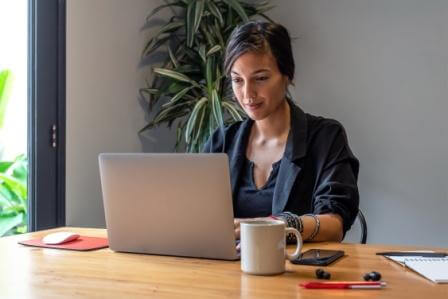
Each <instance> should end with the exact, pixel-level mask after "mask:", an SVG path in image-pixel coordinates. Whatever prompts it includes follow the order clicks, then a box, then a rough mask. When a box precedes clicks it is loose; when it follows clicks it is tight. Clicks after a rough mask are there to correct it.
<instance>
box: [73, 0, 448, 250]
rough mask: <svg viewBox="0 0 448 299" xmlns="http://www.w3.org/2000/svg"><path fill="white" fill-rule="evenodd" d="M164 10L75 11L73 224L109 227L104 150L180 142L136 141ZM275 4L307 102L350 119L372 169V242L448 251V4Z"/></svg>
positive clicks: (167, 135)
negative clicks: (149, 55)
mask: <svg viewBox="0 0 448 299" xmlns="http://www.w3.org/2000/svg"><path fill="white" fill-rule="evenodd" d="M160 2H161V1H149V0H133V1H122V0H94V1H92V0H76V1H75V0H72V1H68V4H67V15H68V32H67V223H68V224H69V225H80V226H103V225H104V215H103V211H102V203H101V194H100V186H99V178H98V167H97V154H98V153H99V152H104V151H108V152H111V151H141V150H142V149H143V150H144V151H169V150H170V149H171V145H172V144H173V138H174V137H173V134H172V133H171V132H167V131H165V130H159V131H153V132H151V133H150V134H148V135H146V138H145V139H144V140H143V144H144V146H142V140H140V138H139V137H138V136H137V134H136V132H137V131H138V129H139V128H141V127H142V125H143V124H144V117H145V115H144V113H143V110H142V108H141V107H140V104H139V101H138V88H139V87H141V86H143V77H144V70H143V69H140V68H139V67H138V65H139V63H140V60H139V55H140V51H141V49H142V46H143V42H144V39H145V35H144V34H143V33H142V32H141V31H140V29H141V26H142V23H143V19H144V15H145V13H146V12H147V11H148V10H149V9H151V8H153V7H155V6H156V5H157V4H159V3H160ZM272 2H273V3H274V4H276V5H277V8H276V9H275V10H273V11H272V13H270V15H271V16H272V17H273V18H274V20H277V21H281V23H283V24H284V25H285V26H286V27H287V28H289V30H290V32H291V34H292V35H293V36H294V37H297V39H295V40H294V52H295V57H296V63H297V77H296V87H295V88H294V93H295V95H296V98H297V99H298V102H299V104H300V105H301V106H302V107H303V108H304V109H305V110H306V111H307V112H310V113H314V114H318V115H324V116H327V117H332V118H335V119H338V120H339V121H341V122H342V123H343V124H344V126H345V128H346V130H347V132H348V136H349V139H350V144H351V147H352V149H353V151H354V152H355V154H356V155H357V156H358V157H359V159H360V161H361V172H360V177H359V186H360V191H361V208H362V209H363V211H364V212H365V214H366V217H367V221H368V223H369V239H368V241H369V242H370V243H390V244H421V245H440V246H448V236H447V234H446V233H445V229H446V227H448V220H447V219H448V217H446V216H445V215H446V213H447V212H448V182H447V178H446V177H447V175H446V174H447V170H446V169H448V159H447V158H446V153H448V138H447V137H448V136H447V132H448V130H447V129H448V122H447V121H445V120H444V117H443V116H444V114H445V113H446V112H447V111H448V109H447V108H448V101H447V97H448V86H447V85H448V84H447V83H448V1H444V0H425V1H417V0H370V1H369V0H325V1H324V0H273V1H272ZM352 237H353V238H354V236H352Z"/></svg>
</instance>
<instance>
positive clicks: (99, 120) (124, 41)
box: [66, 0, 171, 227]
mask: <svg viewBox="0 0 448 299" xmlns="http://www.w3.org/2000/svg"><path fill="white" fill-rule="evenodd" d="M160 3H163V1H148V0H132V1H123V0H70V1H67V156H66V163H67V172H66V215H67V225H73V226H94V227H102V226H104V213H103V205H102V199H101V192H100V181H99V173H98V153H100V152H140V151H142V142H141V141H142V138H141V137H139V136H138V134H137V132H138V131H139V130H140V129H141V128H142V127H143V126H144V124H145V120H144V118H145V113H144V110H143V108H142V107H141V105H140V102H139V96H138V89H139V88H140V87H143V86H144V76H145V71H147V69H146V68H142V67H139V65H140V63H141V61H140V53H141V51H142V49H143V44H144V41H145V35H146V34H147V33H148V34H150V33H151V32H153V31H151V30H149V31H148V32H146V31H145V32H142V30H141V28H142V27H143V25H144V20H145V16H146V13H147V12H149V11H150V10H152V8H154V7H156V6H157V5H158V4H160ZM164 132H165V131H164V130H159V131H155V132H151V134H146V135H145V137H146V138H145V137H143V140H144V141H145V142H144V143H145V150H147V151H165V150H167V149H169V148H170V147H168V146H167V144H171V138H169V137H170V136H169V135H168V134H165V133H164ZM165 139H168V140H166V141H165Z"/></svg>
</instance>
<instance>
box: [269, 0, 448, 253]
mask: <svg viewBox="0 0 448 299" xmlns="http://www.w3.org/2000/svg"><path fill="white" fill-rule="evenodd" d="M274 2H275V4H276V5H277V8H276V9H275V10H274V11H273V12H272V13H271V14H270V15H271V16H272V18H273V19H274V20H277V21H280V20H281V21H280V22H281V23H282V24H283V25H285V26H286V27H287V28H289V30H290V33H291V35H292V36H294V37H296V38H297V39H295V40H294V52H295V58H296V63H297V74H296V75H297V77H296V87H295V89H294V90H295V95H296V97H297V99H298V101H299V104H300V105H301V106H302V107H303V108H304V110H306V111H307V112H310V113H314V114H318V115H324V116H327V117H331V118H335V119H338V120H339V121H341V122H342V123H343V125H344V126H345V128H346V130H347V132H348V136H349V141H350V145H351V147H352V149H353V151H354V152H355V154H356V155H357V156H358V158H359V159H360V161H361V170H360V176H359V187H360V192H361V208H362V210H363V211H364V213H365V214H366V218H367V221H368V224H369V238H368V242H369V243H390V244H421V245H440V246H448V234H447V233H446V229H447V227H448V217H447V213H448V179H447V177H448V175H447V174H448V158H447V154H448V121H447V120H446V117H445V115H446V113H447V112H448V1H444V0H426V1H419V0H374V1H369V0H312V1H311V0H294V1H293V0H291V1H281V0H276V1H274Z"/></svg>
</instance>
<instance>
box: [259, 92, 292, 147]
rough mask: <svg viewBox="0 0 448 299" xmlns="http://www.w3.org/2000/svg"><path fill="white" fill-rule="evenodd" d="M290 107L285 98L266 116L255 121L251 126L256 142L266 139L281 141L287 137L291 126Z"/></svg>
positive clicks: (266, 140)
mask: <svg viewBox="0 0 448 299" xmlns="http://www.w3.org/2000/svg"><path fill="white" fill-rule="evenodd" d="M290 109H291V108H290V107H289V103H288V101H287V100H285V101H284V102H283V103H282V104H280V105H279V107H278V108H277V109H276V110H275V111H273V112H272V113H271V114H270V115H269V116H268V117H266V118H265V119H262V120H258V121H255V123H254V126H253V132H252V133H253V137H254V141H255V142H256V143H265V142H268V141H279V142H281V143H283V142H284V141H285V140H286V138H287V137H288V133H289V129H290V126H291V123H290V122H291V114H290Z"/></svg>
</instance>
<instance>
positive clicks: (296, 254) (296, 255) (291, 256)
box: [285, 227, 303, 261]
mask: <svg viewBox="0 0 448 299" xmlns="http://www.w3.org/2000/svg"><path fill="white" fill-rule="evenodd" d="M285 231H286V235H288V234H289V233H293V234H294V235H295V236H296V239H297V247H296V251H294V253H293V254H289V253H288V252H286V250H285V255H286V258H287V259H288V260H290V261H292V260H295V259H298V258H299V256H300V252H301V251H302V246H303V241H302V236H301V235H300V233H299V231H298V230H296V229H295V228H292V227H286V228H285Z"/></svg>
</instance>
